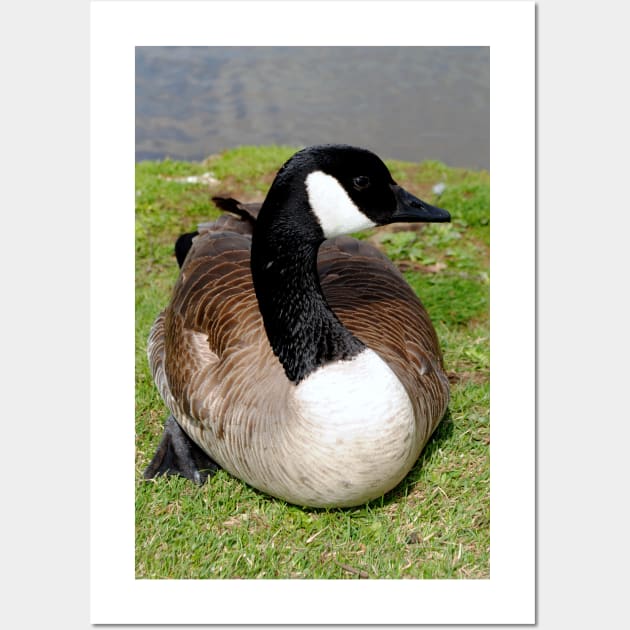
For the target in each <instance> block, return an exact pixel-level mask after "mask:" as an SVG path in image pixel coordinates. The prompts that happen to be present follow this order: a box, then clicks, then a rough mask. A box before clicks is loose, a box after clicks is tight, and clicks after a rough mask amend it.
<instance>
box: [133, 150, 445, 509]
mask: <svg viewBox="0 0 630 630" xmlns="http://www.w3.org/2000/svg"><path fill="white" fill-rule="evenodd" d="M218 203H219V205H220V206H223V207H224V208H226V209H228V210H231V211H232V213H236V214H237V215H240V217H237V216H232V215H230V214H224V215H222V216H221V217H220V218H219V219H218V220H217V221H216V222H214V223H210V224H205V225H202V226H200V227H199V230H198V233H195V235H194V238H190V236H189V237H187V238H186V240H185V241H181V242H180V254H178V260H180V261H181V262H182V268H181V272H180V277H179V279H178V281H177V283H176V286H175V288H174V291H173V295H172V299H171V302H170V304H169V305H168V306H167V308H166V309H165V310H164V311H163V312H162V313H161V314H160V315H159V316H158V318H157V320H156V321H155V323H154V325H153V328H152V330H151V333H150V336H149V343H148V356H149V363H150V366H151V370H152V374H153V377H154V380H155V382H156V385H157V387H158V389H159V391H160V394H161V396H162V398H163V400H164V402H165V404H166V406H167V407H168V409H169V410H170V413H171V417H170V418H169V420H168V422H167V426H166V430H165V435H164V438H163V440H162V443H161V444H160V446H159V447H158V451H157V453H156V456H155V457H154V459H153V461H152V462H151V464H150V465H149V468H148V469H147V471H146V473H145V476H147V477H151V476H155V475H157V474H160V473H165V472H171V473H180V474H184V475H186V476H188V477H190V478H192V479H195V480H196V481H201V480H203V478H204V475H205V473H203V472H202V470H203V469H204V468H205V469H210V468H212V467H213V466H214V464H217V465H219V466H221V467H222V468H224V469H225V470H226V471H228V472H229V473H231V474H232V475H234V476H235V477H237V478H239V479H242V480H244V481H245V482H247V483H249V484H250V485H252V486H254V487H255V488H258V489H259V490H262V491H264V492H266V493H268V494H270V495H272V496H275V497H279V498H281V499H284V500H286V501H288V502H291V503H296V504H299V505H305V506H313V507H333V506H334V507H344V506H352V505H358V504H361V503H365V502H366V501H369V500H370V499H373V498H376V497H378V496H381V495H382V494H384V493H385V492H387V491H388V490H390V489H392V488H393V487H394V486H396V485H397V484H398V483H399V482H400V481H401V480H402V479H403V478H404V476H405V475H406V474H407V473H408V472H409V470H410V469H411V467H412V466H413V464H414V462H415V461H416V460H417V458H418V456H419V454H420V452H421V450H422V448H423V447H424V445H425V444H426V442H427V440H428V439H429V437H430V436H431V434H432V433H433V431H434V430H435V428H436V427H437V425H438V423H439V421H440V420H441V418H442V417H443V415H444V413H445V411H446V407H447V404H448V380H447V378H446V375H445V374H444V371H443V366H442V356H441V352H440V348H439V343H438V340H437V336H436V334H435V331H434V328H433V326H432V324H431V321H430V319H429V316H428V314H427V313H426V311H425V309H424V307H423V306H422V304H421V302H420V301H419V300H418V298H417V297H416V296H415V294H414V293H413V291H412V290H411V288H410V287H409V286H408V284H407V283H406V281H405V280H404V278H403V277H402V275H401V274H400V272H399V271H398V270H397V269H396V267H395V266H394V265H393V264H392V263H391V261H389V260H388V259H387V258H386V257H385V256H384V255H383V254H381V253H380V252H379V251H378V250H377V249H376V248H374V247H373V246H371V245H369V244H368V243H366V242H364V241H358V240H355V239H352V238H349V237H347V236H344V234H347V233H351V232H354V231H357V230H359V229H364V228H367V227H371V226H375V225H383V224H385V223H391V222H394V221H411V220H416V221H417V220H423V221H445V220H449V215H448V213H446V212H445V211H443V210H440V209H438V208H433V207H432V206H429V205H428V204H425V203H424V202H422V201H420V200H418V199H417V198H415V197H413V196H412V195H410V194H409V193H407V192H406V191H404V190H403V189H402V188H400V187H398V186H397V185H396V184H395V182H394V181H393V180H392V178H391V175H390V174H389V171H388V170H387V168H386V167H385V165H384V164H383V163H382V162H381V161H380V159H379V158H378V157H376V156H375V155H374V154H372V153H370V152H368V151H365V150H362V149H355V148H352V147H347V146H345V145H324V146H318V147H310V148H307V149H304V150H303V151H301V152H299V153H297V154H296V155H295V156H293V158H291V159H290V160H289V161H288V162H287V163H286V164H285V165H284V167H283V168H282V169H281V170H280V171H279V173H278V175H277V176H276V179H275V180H274V183H273V184H272V186H271V188H270V190H269V193H268V195H267V197H266V199H265V201H264V203H263V204H262V207H260V208H259V207H258V206H256V205H251V204H250V205H247V204H239V203H238V202H236V201H235V200H229V199H228V200H226V199H223V200H218ZM182 248H183V251H182Z"/></svg>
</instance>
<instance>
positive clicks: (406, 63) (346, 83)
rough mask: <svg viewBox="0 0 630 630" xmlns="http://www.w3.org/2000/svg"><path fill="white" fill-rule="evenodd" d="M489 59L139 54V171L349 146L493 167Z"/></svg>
mask: <svg viewBox="0 0 630 630" xmlns="http://www.w3.org/2000/svg"><path fill="white" fill-rule="evenodd" d="M489 88H490V52H489V48H487V47H360V48H355V47H303V48H288V47H214V48H201V47H138V48H136V160H144V159H162V158H164V157H167V156H168V157H171V158H173V159H184V160H201V159H203V158H205V157H207V156H208V155H211V154H213V153H218V152H220V151H222V150H223V149H226V148H230V147H234V146H239V145H245V144H248V145H249V144H284V145H290V146H305V145H309V144H320V143H325V142H344V143H347V144H355V145H357V146H363V147H365V148H368V149H371V150H373V151H375V152H376V153H378V154H379V155H380V156H381V157H383V158H395V159H401V160H410V161H414V162H417V161H421V160H425V159H434V160H440V161H443V162H445V163H447V164H449V165H450V166H461V167H466V168H472V169H481V168H483V169H488V168H489V165H490V156H489V153H490V150H489V136H490V113H489V102H490V89H489Z"/></svg>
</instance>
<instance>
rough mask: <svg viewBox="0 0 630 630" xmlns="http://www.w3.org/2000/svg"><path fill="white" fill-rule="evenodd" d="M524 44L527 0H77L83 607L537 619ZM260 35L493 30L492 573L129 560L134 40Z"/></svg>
mask: <svg viewBox="0 0 630 630" xmlns="http://www.w3.org/2000/svg"><path fill="white" fill-rule="evenodd" d="M243 16H246V18H247V19H246V20H244V19H243ZM270 16H273V18H274V19H270ZM279 16H281V17H282V19H281V20H279V19H278V17H279ZM349 25H352V26H351V27H349ZM534 43H535V42H534V4H533V3H532V2H510V3H504V2H503V3H497V2H439V3H438V2H408V1H406V2H405V1H403V2H397V1H388V2H381V1H372V2H362V3H357V2H352V1H347V2H338V1H329V2H311V1H308V2H283V1H280V2H268V1H261V0H258V1H251V2H245V1H238V2H234V1H230V2H177V3H175V2H93V3H92V5H91V59H90V61H91V92H90V96H91V151H90V159H91V164H90V166H91V301H90V306H91V365H90V369H91V374H90V377H91V505H90V518H91V621H92V623H98V624H105V623H108V624H116V623H145V624H146V623H159V624H170V623H179V624H189V623H212V624H227V623H240V624H247V623H257V624H260V623H311V624H312V623H353V624H359V623H369V624H378V623H387V624H394V623H414V624H418V623H425V624H428V623H451V624H458V623H466V624H473V623H486V624H493V623H502V624H506V623H533V622H534V621H535V596H534V594H535V494H534V493H535V466H534V464H535V458H534V446H535V444H534V438H535V424H534V417H535V406H534V383H535V380H534V378H535V373H534V370H535V363H534V353H535V346H534V299H535V293H534V228H535V218H534V216H535V215H534V208H535V196H534V185H535V182H534V142H535V137H534V89H535V88H534V86H535V83H534ZM271 44H272V45H354V46H360V45H395V46H401V45H415V46H417V45H431V46H443V45H475V46H480V45H481V46H490V47H491V114H492V118H491V133H492V136H491V172H492V192H491V207H492V256H491V269H492V293H491V320H492V340H491V341H492V344H491V358H492V371H491V374H492V391H491V394H492V399H491V406H492V423H491V424H492V462H491V480H492V482H491V504H492V510H491V521H492V532H491V537H492V538H491V578H490V579H489V580H479V581H473V580H471V581H465V580H463V581H450V580H434V581H428V580H427V581H420V580H417V581H416V580H401V581H397V580H392V581H369V580H368V581H354V580H347V581H345V580H344V581H335V580H330V581H313V580H309V581H285V580H281V581H271V580H270V581H263V580H261V581H246V580H245V581H230V580H223V581H221V580H216V581H201V580H200V581H186V580H182V581H174V580H173V581H171V580H154V581H153V580H136V579H135V577H134V482H133V479H134V453H133V449H134V367H133V365H134V327H133V320H134V280H133V269H134V264H133V262H134V260H133V256H134V242H133V240H134V232H135V231H134V225H133V221H134V218H133V217H134V211H133V205H134V120H135V115H134V58H135V57H134V48H135V46H138V45H143V46H150V45H217V46H225V45H271ZM104 331H107V332H104ZM113 392H115V394H114V395H112V393H113ZM368 598H373V599H368ZM377 598H378V599H377ZM366 601H374V602H377V601H378V602H382V604H381V605H380V606H378V605H377V606H365V602H366ZM313 604H315V605H313Z"/></svg>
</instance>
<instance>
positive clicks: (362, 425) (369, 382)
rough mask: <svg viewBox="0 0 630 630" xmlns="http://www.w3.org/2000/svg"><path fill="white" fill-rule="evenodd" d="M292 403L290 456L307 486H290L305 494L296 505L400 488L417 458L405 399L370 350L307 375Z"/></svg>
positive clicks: (349, 501)
mask: <svg viewBox="0 0 630 630" xmlns="http://www.w3.org/2000/svg"><path fill="white" fill-rule="evenodd" d="M295 404H296V418H297V420H296V422H297V423H299V426H296V427H294V428H295V429H296V430H295V431H291V433H292V439H291V441H292V449H291V450H292V454H291V456H292V459H294V460H295V461H296V462H300V468H301V470H302V471H304V473H305V479H304V481H305V484H304V486H303V487H302V488H294V489H293V491H294V492H295V493H296V495H297V494H300V493H303V496H302V497H298V496H294V497H292V498H291V500H293V501H294V502H297V503H300V502H305V503H308V504H309V505H323V506H325V505H338V506H344V505H357V504H359V503H363V502H365V501H368V500H370V499H373V498H375V497H378V496H381V495H382V494H383V493H385V492H387V491H388V490H390V489H392V488H393V487H394V486H395V485H396V484H398V483H399V482H400V481H401V480H402V478H403V477H404V476H405V475H406V474H407V472H408V471H409V469H410V468H411V466H412V465H413V463H414V461H415V459H416V457H417V455H418V444H417V438H418V433H417V431H416V424H415V420H414V414H413V409H412V405H411V401H410V400H409V397H408V395H407V393H406V391H405V389H404V388H403V386H402V385H401V384H400V382H399V381H398V379H397V378H396V376H395V375H394V373H393V372H392V370H391V369H390V368H389V366H388V365H387V364H386V363H385V362H384V361H383V360H382V359H381V358H380V357H379V356H378V355H377V354H376V353H375V352H373V351H372V350H369V349H366V350H364V351H363V352H362V353H361V354H359V355H358V356H357V357H355V358H354V359H352V360H349V361H338V362H335V363H332V364H328V365H326V366H324V367H321V368H319V369H318V370H316V371H315V372H313V373H312V374H311V375H309V376H308V377H307V378H306V379H304V381H302V382H301V383H300V384H299V385H298V386H297V388H296V390H295ZM296 499H297V500H296Z"/></svg>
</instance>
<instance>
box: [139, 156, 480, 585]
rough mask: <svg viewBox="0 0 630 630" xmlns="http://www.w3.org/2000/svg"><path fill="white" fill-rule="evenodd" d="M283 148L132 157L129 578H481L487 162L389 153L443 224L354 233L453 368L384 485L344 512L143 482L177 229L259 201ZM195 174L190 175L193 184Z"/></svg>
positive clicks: (157, 422) (158, 406) (162, 413)
mask: <svg viewBox="0 0 630 630" xmlns="http://www.w3.org/2000/svg"><path fill="white" fill-rule="evenodd" d="M294 150H295V149H293V148H290V147H241V148H238V149H233V150H230V151H226V152H224V153H222V154H220V155H216V156H211V157H210V158H208V159H207V160H206V161H204V162H201V163H189V162H175V161H171V160H164V161H161V162H142V163H139V164H138V165H137V168H136V200H137V204H136V447H137V448H136V452H137V455H136V577H137V578H188V579H200V578H348V579H360V578H433V579H437V578H463V579H467V578H468V579H472V578H487V577H489V573H490V558H489V547H490V505H489V490H490V488H489V484H490V480H489V464H490V462H489V443H490V426H489V403H490V392H489V379H490V375H489V360H490V351H489V176H488V174H487V173H486V172H473V171H467V170H463V169H452V168H449V167H447V166H445V165H444V164H441V163H439V162H424V163H421V164H410V163H406V162H398V161H390V162H388V166H389V167H390V169H391V171H392V174H393V176H394V178H395V179H396V180H397V181H398V183H400V184H401V185H402V186H404V187H405V188H407V189H408V190H410V191H411V192H413V193H415V194H417V195H418V196H420V197H421V198H423V199H425V200H426V201H429V202H430V203H434V204H436V205H439V206H441V207H444V208H446V209H448V210H449V211H450V212H451V215H452V218H453V220H452V223H449V224H433V225H415V226H413V227H412V228H410V227H409V226H396V228H393V227H390V228H380V229H379V230H374V231H369V232H365V233H362V234H360V235H358V236H359V237H360V238H365V239H369V240H371V241H372V242H374V243H375V244H377V246H379V247H381V248H382V249H383V250H384V251H385V252H386V253H387V255H388V256H390V258H392V259H393V260H395V261H396V263H397V264H398V265H399V266H400V268H401V270H403V273H404V274H405V276H406V278H407V280H408V281H409V283H410V284H411V286H412V287H413V288H414V290H415V291H416V292H417V293H418V295H420V296H421V299H422V301H423V303H424V304H425V306H426V308H427V310H428V311H429V313H430V314H431V317H432V319H433V322H434V324H435V327H436V330H437V332H438V336H439V337H440V341H441V344H442V348H443V351H444V357H445V363H446V367H447V371H448V372H449V377H450V379H451V404H450V406H449V412H448V414H447V416H446V418H445V419H444V420H443V421H442V423H441V424H440V426H439V427H438V429H437V431H436V433H435V434H434V436H433V438H432V439H431V440H430V442H429V443H428V445H427V447H426V448H425V450H424V451H423V453H422V455H421V456H420V459H419V460H418V462H417V463H416V465H415V466H414V468H413V469H412V470H411V472H410V473H409V475H408V476H407V478H406V479H405V480H404V481H403V482H402V483H401V484H400V485H399V486H398V487H397V488H395V489H394V490H392V491H391V492H389V493H388V494H387V495H386V496H384V497H382V498H380V499H377V500H375V501H372V502H370V503H369V504H367V505H364V506H361V507H358V508H353V509H345V510H314V509H303V508H299V507H296V506H293V505H289V504H286V503H285V502H283V501H280V500H276V499H273V498H270V497H267V496H266V495H264V494H262V493H260V492H258V491H256V490H254V489H252V488H251V487H249V486H247V485H246V484H244V483H243V482H241V481H239V480H238V479H234V478H232V477H230V475H228V474H227V473H225V472H224V471H219V472H218V473H217V474H216V475H214V476H213V477H212V478H210V479H209V480H208V482H207V483H206V484H205V485H204V486H203V487H201V488H199V487H196V486H194V485H193V484H192V483H191V482H189V481H187V480H184V479H181V478H174V477H169V478H165V477H161V478H159V479H157V480H152V481H144V480H143V479H142V471H143V469H144V468H145V467H146V465H147V464H148V462H149V460H150V459H151V457H152V456H153V452H154V450H155V448H156V446H157V444H158V442H159V439H160V436H161V432H162V423H163V421H164V418H165V417H166V415H167V414H166V408H165V407H164V405H163V403H162V401H161V400H160V397H159V395H158V393H157V391H156V389H155V387H154V385H153V382H152V380H151V376H150V374H149V369H148V365H147V360H146V339H147V336H148V333H149V329H150V327H151V325H152V323H153V320H154V319H155V317H156V316H157V314H158V313H159V312H160V310H161V309H162V308H164V306H165V305H166V303H167V302H168V299H169V294H170V291H171V288H172V286H173V283H174V282H175V280H176V278H177V265H176V262H175V259H174V256H173V244H174V242H175V239H176V237H177V236H179V234H181V233H183V232H185V231H190V230H192V229H194V228H195V225H196V223H197V222H200V221H204V220H208V219H209V218H212V217H214V216H217V210H216V208H215V207H214V205H213V204H212V202H211V200H210V198H211V196H212V195H213V194H219V193H222V194H228V195H232V196H234V197H236V198H240V199H241V200H243V201H249V200H254V199H261V198H262V197H263V196H264V193H265V191H266V190H267V188H268V186H269V184H270V183H271V180H272V178H273V176H274V174H275V172H276V170H277V169H278V167H279V166H280V165H281V164H282V162H283V161H284V160H285V159H286V158H288V157H289V156H290V155H291V154H292V153H293V152H294ZM207 174H210V175H207ZM204 175H205V177H204ZM193 176H196V177H198V178H200V179H199V180H198V181H200V182H202V183H194V181H195V180H191V179H190V178H192V177H193ZM213 178H214V179H213ZM216 180H219V181H218V182H217V181H216ZM208 182H210V183H208ZM440 182H441V183H444V184H445V186H446V187H445V189H444V191H443V193H442V194H441V195H440V196H439V197H437V196H436V195H434V194H433V192H432V189H433V186H434V185H435V184H437V183H440Z"/></svg>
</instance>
